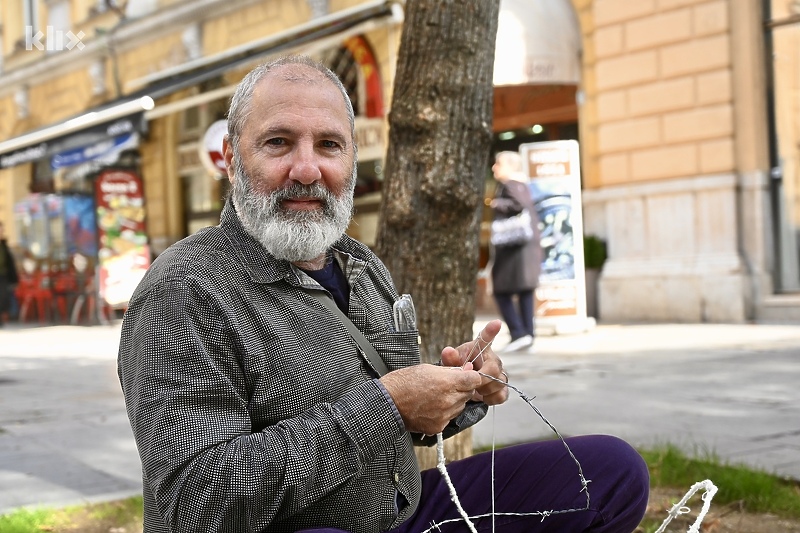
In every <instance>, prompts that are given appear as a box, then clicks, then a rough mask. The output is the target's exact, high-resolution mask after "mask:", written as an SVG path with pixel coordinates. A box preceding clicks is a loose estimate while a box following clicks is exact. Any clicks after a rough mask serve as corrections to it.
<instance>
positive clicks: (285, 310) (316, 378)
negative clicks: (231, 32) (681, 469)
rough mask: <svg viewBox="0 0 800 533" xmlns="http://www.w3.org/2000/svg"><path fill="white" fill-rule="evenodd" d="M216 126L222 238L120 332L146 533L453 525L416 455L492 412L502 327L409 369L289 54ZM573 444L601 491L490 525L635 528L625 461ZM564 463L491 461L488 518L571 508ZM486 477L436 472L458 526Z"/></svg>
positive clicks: (383, 275) (331, 147) (502, 390)
mask: <svg viewBox="0 0 800 533" xmlns="http://www.w3.org/2000/svg"><path fill="white" fill-rule="evenodd" d="M228 120H229V123H228V131H229V133H228V136H227V138H226V140H225V142H224V147H223V148H224V153H225V161H226V165H227V169H228V178H229V179H230V181H231V183H232V185H233V188H232V194H231V197H230V198H229V199H228V202H227V204H226V206H225V208H224V210H223V212H222V216H221V221H220V224H219V226H216V227H210V228H206V229H204V230H202V231H199V232H198V233H196V234H194V235H192V236H190V237H188V238H186V239H184V240H182V241H180V242H178V243H176V244H174V245H173V246H171V247H170V248H169V249H168V250H166V251H165V252H164V253H163V254H161V255H160V256H159V257H158V258H157V259H156V260H155V261H154V263H153V265H152V267H151V268H150V270H149V272H148V273H147V275H146V276H145V277H144V279H143V280H142V282H141V283H140V285H139V287H138V288H137V290H136V292H135V293H134V295H133V297H132V299H131V301H130V304H129V308H128V310H127V312H126V314H125V319H124V322H123V328H122V338H121V343H120V351H119V376H120V381H121V383H122V388H123V392H124V395H125V400H126V404H127V409H128V414H129V417H130V420H131V426H132V428H133V432H134V435H135V438H136V442H137V446H138V449H139V454H140V456H141V460H142V473H143V493H144V515H145V518H144V520H145V524H144V531H145V532H146V533H155V532H166V531H174V532H178V531H197V532H203V533H209V532H242V531H255V532H295V531H299V530H314V531H348V532H353V533H373V532H379V531H388V530H397V531H404V532H405V531H407V532H409V533H411V532H420V531H422V530H424V529H426V528H428V527H429V526H430V523H431V522H432V521H435V522H438V521H441V520H446V519H449V518H453V517H457V516H458V514H456V513H457V511H456V509H455V507H454V506H453V504H452V503H450V499H449V492H448V488H447V486H446V485H445V484H444V483H443V482H442V477H441V475H440V474H439V472H438V471H437V470H435V469H434V470H432V471H426V472H422V473H421V472H420V471H419V467H418V466H417V462H416V459H415V454H414V449H413V444H414V443H418V444H431V443H433V442H435V438H433V437H430V435H435V434H437V433H440V432H441V433H443V436H444V437H448V436H451V435H453V434H455V433H457V432H459V431H461V430H463V429H465V428H467V427H469V426H471V425H473V424H474V423H476V422H477V421H478V420H480V419H481V418H482V417H483V416H484V415H485V413H486V411H487V408H488V406H489V405H497V404H501V403H503V402H505V401H506V399H507V398H508V391H507V387H505V383H504V382H505V380H506V379H507V378H506V376H505V373H504V372H503V366H502V362H501V361H500V359H499V358H498V357H497V356H496V355H495V354H494V353H493V352H492V350H491V349H490V348H487V345H488V344H489V343H490V342H491V341H492V340H493V339H494V337H495V335H497V332H498V331H499V329H500V322H499V321H493V322H491V323H489V324H488V325H487V326H486V327H485V328H484V330H483V331H482V332H481V335H480V339H479V340H477V341H471V342H466V343H464V344H461V345H460V346H458V347H457V348H452V347H447V348H445V349H444V350H443V351H442V353H441V364H440V365H427V364H420V358H419V348H418V345H417V342H416V339H417V331H416V330H414V329H408V328H403V327H399V325H398V323H397V322H396V321H395V320H394V310H393V306H394V305H395V302H397V301H398V300H401V298H400V296H399V295H398V294H397V291H396V290H395V287H394V285H393V283H392V280H391V278H390V276H389V273H388V272H387V270H386V268H385V267H384V266H383V264H382V263H381V262H380V261H379V260H378V258H377V257H376V256H375V255H374V254H373V253H372V252H371V251H370V250H369V249H368V248H367V247H366V246H364V245H363V244H361V243H359V242H357V241H355V240H353V239H351V238H350V237H348V236H347V235H345V233H344V232H345V229H346V228H347V225H348V223H349V220H350V216H351V210H352V197H353V189H354V184H355V177H356V174H355V173H356V161H357V159H356V146H355V142H354V140H355V136H354V116H353V109H352V106H351V104H350V100H349V98H348V96H347V93H346V91H345V89H344V87H343V86H342V84H341V82H340V81H339V80H338V79H337V78H336V76H335V75H334V74H333V73H331V72H330V71H329V70H327V69H326V68H325V67H324V66H321V65H319V64H317V63H315V62H313V61H312V60H310V59H308V58H305V57H288V58H282V59H280V60H278V61H275V62H273V63H270V64H266V65H262V66H260V67H257V68H256V69H254V70H253V71H252V72H251V73H250V74H248V75H247V76H246V77H245V79H244V80H243V81H242V82H241V84H240V86H239V87H238V89H237V91H236V93H235V94H234V96H233V97H232V100H231V106H230V111H229V117H228ZM349 322H352V324H350V323H349ZM476 344H477V345H476ZM481 350H482V355H481V357H478V358H477V359H475V360H474V361H473V362H470V361H467V357H468V354H469V352H470V351H473V353H476V352H478V351H481ZM372 352H374V353H372ZM470 359H472V357H471V356H470ZM592 439H594V440H592ZM574 445H575V448H574V449H576V450H578V451H579V452H580V451H581V450H583V451H585V453H586V454H587V457H586V459H584V460H583V461H584V462H585V463H586V465H587V466H589V467H590V470H589V473H590V474H591V473H597V474H598V475H600V476H603V477H604V478H605V477H606V476H607V479H604V481H603V483H604V484H606V483H609V484H613V485H615V486H614V491H611V490H608V491H607V493H606V491H605V490H604V491H603V493H602V494H601V498H600V500H599V501H598V502H597V503H596V505H595V506H593V507H592V508H591V510H587V511H583V512H580V513H575V517H574V518H572V519H571V521H569V522H563V521H562V522H559V521H558V519H556V518H553V519H547V520H545V521H544V522H543V523H542V521H541V518H540V517H533V518H528V519H527V520H526V519H521V518H518V517H511V518H509V517H506V518H503V517H499V518H497V520H498V523H505V522H508V523H514V524H516V525H514V526H509V527H510V529H503V531H545V530H547V527H556V528H561V527H563V526H564V525H565V524H574V525H575V527H572V526H571V525H570V526H568V530H570V531H583V530H584V529H585V530H587V531H589V530H591V531H623V530H627V531H631V530H632V529H633V528H634V527H635V525H636V524H637V523H638V520H639V519H640V517H641V515H642V513H643V511H644V503H646V499H647V488H646V487H647V474H646V469H645V468H644V466H643V463H642V461H641V458H640V457H639V456H638V455H637V454H636V452H635V451H633V450H632V449H631V448H630V447H629V446H627V445H626V444H624V443H623V442H622V441H619V440H618V439H614V438H611V437H593V438H586V440H583V441H580V440H578V441H575V442H574ZM565 458H566V459H567V461H569V458H568V454H566V452H565V449H564V448H563V447H562V446H561V445H560V443H540V444H538V445H537V444H529V445H522V446H517V447H513V448H509V449H506V450H501V451H500V452H498V453H497V456H496V458H495V463H496V468H497V470H496V471H495V475H496V476H497V478H498V485H499V486H500V485H502V486H506V488H505V489H498V500H499V501H498V505H506V507H507V509H505V510H506V511H508V510H512V511H513V510H514V509H519V510H520V511H521V512H524V511H527V510H532V509H534V508H535V506H539V505H544V506H549V508H551V509H552V508H554V506H558V505H561V503H559V502H558V500H557V499H555V500H554V498H558V497H559V496H560V495H561V494H562V493H563V494H568V497H567V498H566V499H565V500H563V505H565V506H568V505H572V502H573V501H576V500H577V501H581V500H580V498H581V495H580V494H579V491H580V488H581V487H580V486H579V484H577V475H575V465H574V464H572V471H571V472H570V474H569V475H570V479H567V478H566V477H564V478H562V479H559V478H558V476H559V475H561V474H560V472H566V471H568V465H567V464H566V463H565V462H564V460H565ZM489 460H490V459H489V458H488V456H487V455H483V456H476V457H474V458H470V459H466V460H464V461H458V462H455V463H453V464H452V465H450V469H451V471H452V472H453V475H452V478H453V482H454V483H455V485H456V489H457V490H462V491H463V493H464V494H463V497H462V501H463V504H464V507H465V508H466V510H467V512H469V513H470V514H479V513H484V512H486V510H487V509H490V508H491V507H490V505H491V503H492V502H491V501H490V499H491V498H490V494H491V492H490V491H491V486H490V484H489V483H488V482H487V483H481V484H480V486H478V484H477V483H473V482H474V481H476V480H480V479H485V478H486V476H487V475H489V474H490V470H491V469H490V463H489ZM584 470H586V466H584ZM548 471H550V472H552V475H553V478H552V480H551V482H552V486H551V485H549V484H548V483H550V482H548V481H546V479H545V478H547V477H548V476H550V475H551V474H550V473H549V472H548ZM502 476H506V478H505V479H501V477H502ZM572 478H574V479H575V481H576V482H575V483H572V484H571V485H570V481H573V479H572ZM564 484H566V485H568V486H569V487H568V488H562V485H564ZM610 486H612V485H609V487H610ZM522 487H525V490H524V491H523V490H521V488H522ZM531 492H533V493H535V494H533V497H524V494H523V493H525V494H528V495H529V496H530V493H531ZM525 507H527V508H525ZM498 510H502V509H498ZM578 515H582V517H581V518H580V519H579V518H577V517H578ZM504 521H505V522H504ZM485 523H491V522H485ZM463 526H464V524H463V523H461V524H450V525H445V526H443V530H447V531H456V530H458V531H461V530H463ZM447 527H451V529H446V528H447ZM453 527H456V528H462V529H452V528H453ZM543 527H544V529H543ZM590 527H595V528H596V529H589V528H590ZM537 528H538V529H537ZM603 528H605V529H603ZM555 530H559V531H565V529H554V530H553V531H555Z"/></svg>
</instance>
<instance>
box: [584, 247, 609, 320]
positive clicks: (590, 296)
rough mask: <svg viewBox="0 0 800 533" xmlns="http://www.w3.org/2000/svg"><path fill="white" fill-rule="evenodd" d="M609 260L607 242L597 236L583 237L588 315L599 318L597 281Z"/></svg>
mask: <svg viewBox="0 0 800 533" xmlns="http://www.w3.org/2000/svg"><path fill="white" fill-rule="evenodd" d="M607 258H608V250H607V247H606V241H604V240H603V239H601V238H600V237H598V236H596V235H585V236H584V237H583V266H584V272H585V278H586V315H587V316H593V317H595V318H599V317H598V314H599V313H598V311H599V309H598V306H597V281H598V279H599V277H600V271H601V270H602V269H603V263H605V262H606V259H607Z"/></svg>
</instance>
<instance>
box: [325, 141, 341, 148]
mask: <svg viewBox="0 0 800 533" xmlns="http://www.w3.org/2000/svg"><path fill="white" fill-rule="evenodd" d="M322 146H324V147H325V148H338V147H339V143H337V142H336V141H322Z"/></svg>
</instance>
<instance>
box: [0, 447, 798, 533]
mask: <svg viewBox="0 0 800 533" xmlns="http://www.w3.org/2000/svg"><path fill="white" fill-rule="evenodd" d="M487 449H488V448H487ZM487 449H477V448H476V449H475V452H476V453H477V452H480V451H486V450H487ZM639 452H640V453H641V454H642V457H644V459H645V461H646V462H647V465H648V467H649V469H650V486H651V488H653V489H655V488H672V489H680V490H681V491H682V492H681V494H683V493H685V492H686V491H687V490H689V488H690V487H691V486H692V485H694V484H695V483H697V482H698V481H702V480H704V479H710V480H711V481H712V482H713V483H714V485H716V486H717V487H718V489H719V491H718V492H717V494H716V496H714V501H713V502H712V509H713V508H714V507H718V506H724V505H728V504H737V506H741V508H742V509H743V510H744V511H746V512H748V513H754V514H760V513H767V514H772V515H776V516H780V517H784V518H787V519H794V520H800V483H798V482H796V481H789V480H785V479H781V478H779V477H776V476H774V475H771V474H768V473H766V472H762V471H758V470H754V469H751V468H748V467H746V466H742V465H732V464H727V463H725V462H723V461H722V460H720V459H719V457H717V456H716V455H715V454H713V453H705V454H700V455H698V456H694V457H692V456H689V455H687V454H686V453H684V452H682V451H681V450H680V449H679V448H678V447H676V446H671V445H665V446H662V447H658V448H654V449H650V450H639ZM590 490H591V488H590ZM662 521H663V517H659V518H658V519H652V518H650V519H645V521H643V522H642V525H641V526H640V528H639V529H638V530H637V531H641V532H643V533H652V532H653V531H655V530H656V529H657V528H658V525H659V524H660V523H661V522H662ZM0 531H2V532H3V533H43V532H47V533H109V531H113V532H114V533H141V531H142V498H141V497H140V496H137V497H133V498H128V499H125V500H119V501H114V502H107V503H99V504H91V505H85V506H76V507H68V508H64V509H36V510H27V509H21V510H18V511H15V512H12V513H10V514H7V515H3V516H0Z"/></svg>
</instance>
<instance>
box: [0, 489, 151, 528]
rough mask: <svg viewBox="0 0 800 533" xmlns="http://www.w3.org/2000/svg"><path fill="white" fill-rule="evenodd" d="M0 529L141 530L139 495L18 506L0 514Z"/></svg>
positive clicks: (140, 498)
mask: <svg viewBox="0 0 800 533" xmlns="http://www.w3.org/2000/svg"><path fill="white" fill-rule="evenodd" d="M0 531H2V532H3V533H43V532H48V533H108V532H109V531H114V532H115V533H141V531H142V497H141V496H134V497H132V498H127V499H124V500H117V501H112V502H104V503H96V504H88V505H76V506H72V507H64V508H61V509H49V508H42V509H19V510H17V511H14V512H12V513H10V514H6V515H2V516H0Z"/></svg>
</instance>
